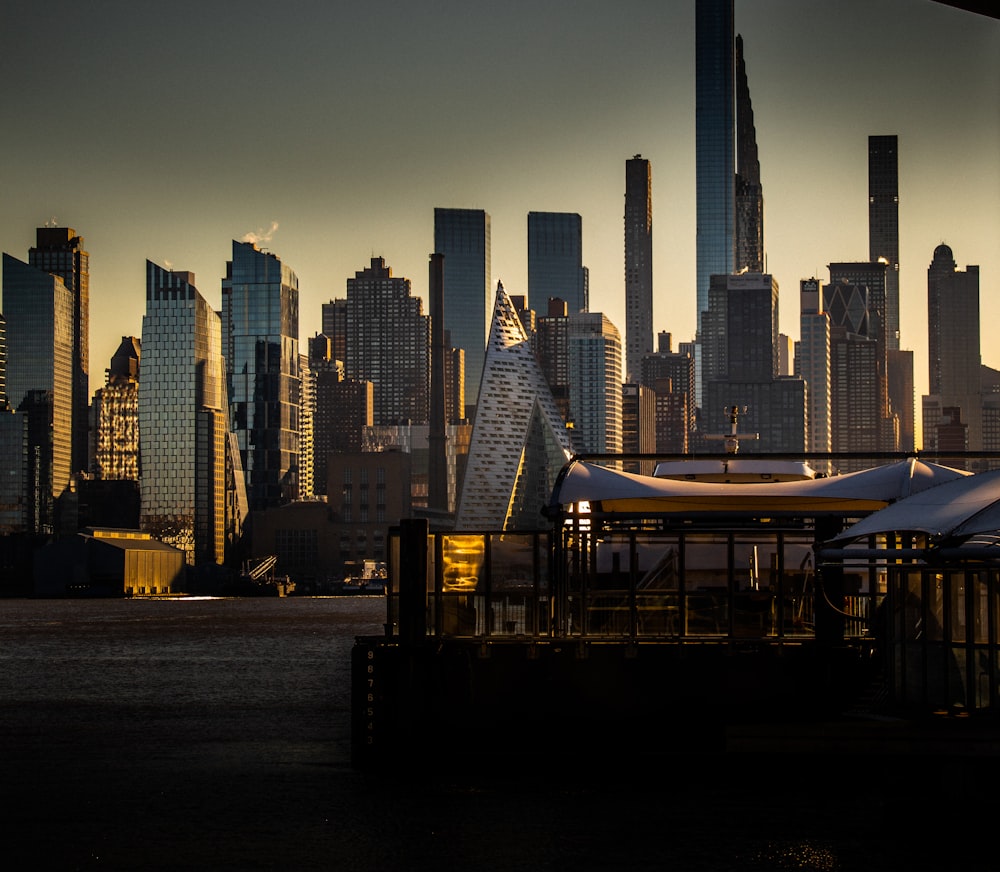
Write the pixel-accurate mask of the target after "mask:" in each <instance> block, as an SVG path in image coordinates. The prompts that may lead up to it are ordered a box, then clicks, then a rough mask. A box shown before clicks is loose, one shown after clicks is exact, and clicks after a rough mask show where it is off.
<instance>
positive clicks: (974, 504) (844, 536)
mask: <svg viewBox="0 0 1000 872" xmlns="http://www.w3.org/2000/svg"><path fill="white" fill-rule="evenodd" d="M998 530H1000V470H993V471H990V472H981V473H979V474H977V475H969V476H965V477H963V478H958V479H955V480H952V481H948V482H945V483H943V484H940V485H938V486H936V487H931V488H927V489H925V490H921V491H920V492H919V493H916V494H914V495H912V496H910V497H907V498H906V499H903V500H900V501H899V502H897V503H896V504H895V505H892V506H889V507H888V508H885V509H883V510H882V511H880V512H876V513H875V514H873V515H869V516H868V517H867V518H864V519H863V520H861V521H859V522H858V523H856V524H854V525H852V526H851V527H849V528H848V529H846V530H845V531H844V532H843V533H841V534H840V535H839V536H837V537H836V538H835V539H832V540H831V542H830V543H829V544H846V543H847V542H851V541H854V540H857V539H861V538H864V537H867V536H871V535H873V534H877V533H902V532H908V533H924V534H926V535H927V536H928V537H930V538H931V539H932V540H935V541H942V540H955V541H958V540H961V539H966V538H968V537H969V536H974V535H976V534H981V533H994V532H996V531H998Z"/></svg>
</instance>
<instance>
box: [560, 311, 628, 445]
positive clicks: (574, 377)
mask: <svg viewBox="0 0 1000 872" xmlns="http://www.w3.org/2000/svg"><path fill="white" fill-rule="evenodd" d="M568 340H569V341H568V352H569V373H570V377H569V411H570V416H571V418H572V421H573V439H574V442H575V444H576V445H577V446H578V447H579V449H580V450H581V451H584V452H587V451H591V452H601V453H607V454H617V453H621V450H622V343H621V337H620V335H619V333H618V328H617V327H615V325H614V324H612V323H611V321H609V320H608V317H607V316H606V315H604V314H602V313H600V312H590V313H586V312H583V313H578V314H576V315H570V316H569V335H568Z"/></svg>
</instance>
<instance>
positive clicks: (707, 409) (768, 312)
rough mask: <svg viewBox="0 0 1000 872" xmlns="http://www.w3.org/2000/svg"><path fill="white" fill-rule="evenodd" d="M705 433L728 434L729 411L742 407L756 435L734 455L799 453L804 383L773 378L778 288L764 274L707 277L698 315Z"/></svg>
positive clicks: (802, 437) (743, 424)
mask: <svg viewBox="0 0 1000 872" xmlns="http://www.w3.org/2000/svg"><path fill="white" fill-rule="evenodd" d="M702 322H703V324H704V325H705V326H704V328H703V341H704V349H705V361H706V364H708V367H707V368H706V370H704V372H703V375H704V376H705V379H706V380H705V395H706V398H707V402H706V403H704V404H703V405H702V415H703V419H704V422H705V431H706V433H707V434H709V435H721V434H724V433H727V432H728V431H729V427H730V420H729V413H728V411H727V410H728V409H729V408H731V407H732V406H739V407H743V406H746V408H747V411H746V413H745V414H744V415H742V416H741V419H740V423H741V427H742V428H743V429H745V430H746V431H747V432H755V433H758V434H759V437H760V438H759V441H758V442H749V441H748V442H745V443H741V445H740V451H741V452H743V451H747V452H754V451H763V452H778V451H794V452H799V451H804V450H805V445H806V393H805V392H806V386H805V382H804V381H802V379H798V378H789V377H782V376H779V375H778V349H777V344H778V283H777V281H776V280H775V279H774V278H773V276H770V275H767V274H762V273H743V274H740V275H727V276H712V282H711V286H710V290H709V309H708V311H707V312H706V313H705V315H704V316H703V318H702Z"/></svg>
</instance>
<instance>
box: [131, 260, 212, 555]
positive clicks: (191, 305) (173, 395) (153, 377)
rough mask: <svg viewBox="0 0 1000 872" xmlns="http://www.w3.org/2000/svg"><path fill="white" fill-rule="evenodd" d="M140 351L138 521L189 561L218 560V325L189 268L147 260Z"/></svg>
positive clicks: (144, 528)
mask: <svg viewBox="0 0 1000 872" xmlns="http://www.w3.org/2000/svg"><path fill="white" fill-rule="evenodd" d="M142 353H143V356H142V378H141V379H140V381H139V450H140V454H141V457H142V479H141V485H140V494H141V514H140V524H141V526H142V529H143V530H145V531H146V532H148V533H150V534H151V535H152V536H154V537H155V538H157V539H160V540H161V541H163V542H166V543H167V544H170V545H173V546H174V547H176V548H179V549H181V550H182V551H183V552H184V554H185V559H186V560H187V562H188V563H191V564H195V563H222V561H223V560H224V558H225V546H226V439H227V433H228V423H229V422H228V421H227V419H226V418H227V416H226V411H225V364H224V362H223V358H222V326H221V323H220V320H219V315H218V314H217V313H216V312H215V311H214V310H213V309H212V307H211V306H210V305H209V303H208V302H207V301H206V300H205V298H204V297H203V296H202V295H201V294H200V293H199V292H198V289H197V288H196V287H195V285H194V275H193V273H189V272H180V271H171V270H166V269H163V268H162V267H160V266H158V265H156V264H154V263H152V262H150V261H147V262H146V314H145V315H144V316H143V319H142Z"/></svg>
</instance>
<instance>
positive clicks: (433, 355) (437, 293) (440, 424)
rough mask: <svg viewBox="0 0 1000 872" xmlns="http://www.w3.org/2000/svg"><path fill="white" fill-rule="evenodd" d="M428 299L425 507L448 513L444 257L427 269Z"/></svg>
mask: <svg viewBox="0 0 1000 872" xmlns="http://www.w3.org/2000/svg"><path fill="white" fill-rule="evenodd" d="M427 281H428V289H427V296H428V300H429V302H430V310H431V348H430V369H431V392H430V403H429V407H430V408H429V416H428V418H429V420H428V424H429V428H428V453H429V458H428V468H427V505H428V508H430V509H431V510H433V511H439V512H447V511H448V502H449V500H448V448H447V441H448V435H447V423H448V413H447V402H446V399H445V382H446V378H447V377H446V372H447V357H448V348H447V345H446V343H445V335H446V331H445V329H444V255H441V254H432V255H431V256H430V263H429V264H428V267H427Z"/></svg>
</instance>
